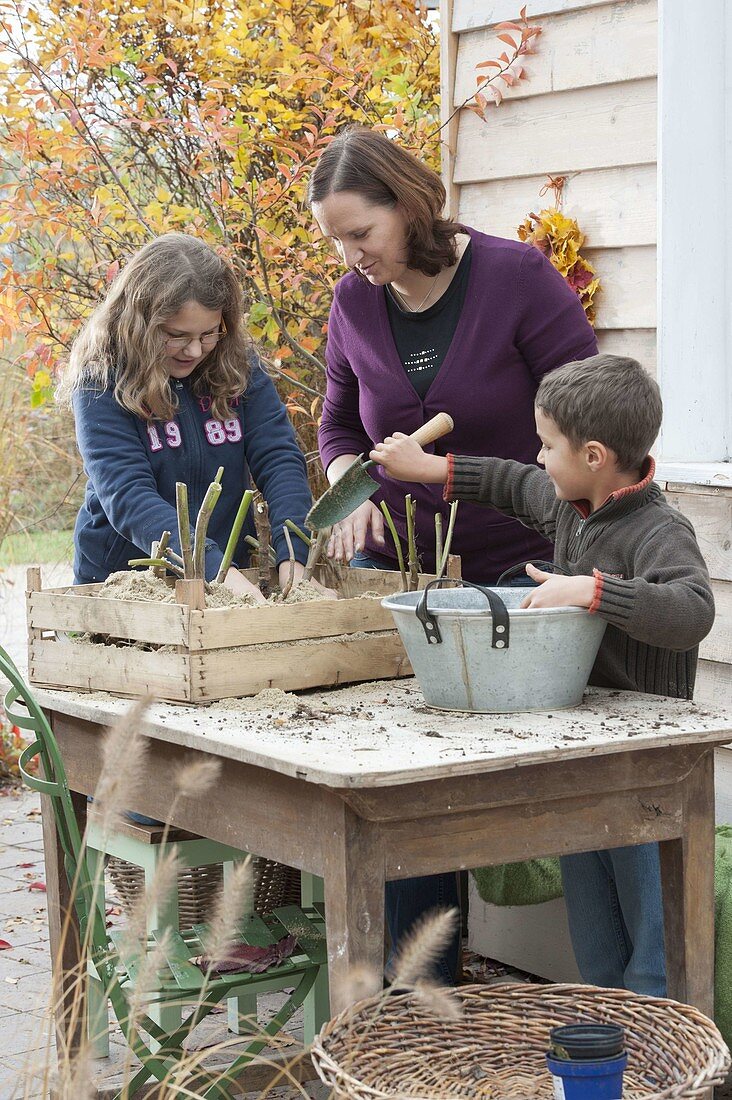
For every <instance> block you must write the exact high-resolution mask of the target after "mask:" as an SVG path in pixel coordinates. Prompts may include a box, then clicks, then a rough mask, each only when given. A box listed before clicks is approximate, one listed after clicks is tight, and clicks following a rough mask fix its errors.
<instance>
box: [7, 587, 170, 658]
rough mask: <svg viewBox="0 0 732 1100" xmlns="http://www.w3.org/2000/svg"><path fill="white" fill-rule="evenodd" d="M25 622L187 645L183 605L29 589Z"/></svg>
mask: <svg viewBox="0 0 732 1100" xmlns="http://www.w3.org/2000/svg"><path fill="white" fill-rule="evenodd" d="M27 614H28V625H29V626H30V627H34V628H36V629H38V630H76V631H80V632H82V633H86V632H88V633H90V634H110V635H111V636H112V637H113V638H132V639H134V640H135V641H140V642H157V643H160V642H163V641H164V642H165V643H166V644H167V645H183V646H185V645H188V618H189V611H188V608H187V607H183V606H181V605H180V604H174V603H173V604H170V603H153V602H147V601H142V600H114V599H104V598H100V597H99V596H77V595H76V594H73V590H72V592H71V593H68V594H67V593H65V592H63V591H59V590H56V589H52V590H51V591H46V592H33V593H31V594H30V595H29V596H28V601H27Z"/></svg>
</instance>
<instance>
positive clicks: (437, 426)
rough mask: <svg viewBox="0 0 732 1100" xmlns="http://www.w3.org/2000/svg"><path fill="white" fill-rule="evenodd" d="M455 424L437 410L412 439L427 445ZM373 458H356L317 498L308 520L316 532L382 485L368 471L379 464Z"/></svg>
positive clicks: (353, 507) (336, 521)
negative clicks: (364, 459) (365, 459)
mask: <svg viewBox="0 0 732 1100" xmlns="http://www.w3.org/2000/svg"><path fill="white" fill-rule="evenodd" d="M453 427H454V424H453V420H452V417H451V416H449V415H448V414H447V413H445V412H440V413H437V415H436V416H433V417H432V419H431V420H428V421H427V423H426V424H423V425H422V427H421V428H417V430H416V432H412V434H411V436H410V438H411V439H414V440H416V441H417V443H419V445H420V447H424V445H425V444H426V443H433V442H434V441H435V439H440V438H441V437H442V436H443V435H447V433H448V432H451V431H452V429H453ZM375 465H376V463H375V462H374V461H373V459H369V460H367V461H366V462H364V461H363V455H362V454H361V455H359V456H358V458H356V459H354V461H353V462H352V463H351V465H350V466H349V467H348V469H347V470H346V471H345V473H343V474H342V475H341V476H340V477H339V478H338V480H337V481H334V482H333V484H332V485H331V487H330V489H326V491H325V492H324V493H323V495H322V497H320V499H319V500H316V502H315V504H314V505H313V506H312V508H311V509H310V511H309V512H308V514H307V516H306V517H305V523H306V524H307V525H308V527H310V529H311V530H313V531H319V530H320V529H321V528H322V527H332V525H333V524H334V523H339V522H340V520H342V519H345V518H346V516H350V514H351V512H353V511H354V509H356V508H358V506H359V504H363V503H364V501H366V500H368V499H369V497H370V496H372V495H373V494H374V493H375V492H376V490H377V489H378V488H379V486H378V483H377V482H376V481H374V479H373V478H372V477H369V475H368V473H367V470H368V469H369V467H370V466H375Z"/></svg>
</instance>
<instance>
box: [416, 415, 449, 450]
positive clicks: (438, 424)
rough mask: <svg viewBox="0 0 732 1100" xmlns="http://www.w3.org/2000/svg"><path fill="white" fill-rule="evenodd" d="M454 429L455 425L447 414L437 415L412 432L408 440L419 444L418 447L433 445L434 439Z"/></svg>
mask: <svg viewBox="0 0 732 1100" xmlns="http://www.w3.org/2000/svg"><path fill="white" fill-rule="evenodd" d="M454 427H455V424H454V423H453V419H452V417H451V416H450V415H449V413H438V414H437V416H433V417H432V419H431V420H428V421H427V423H426V424H423V425H422V427H421V428H417V430H416V432H412V434H411V436H410V437H409V438H410V439H413V440H414V441H415V442H416V443H419V445H420V447H424V445H425V443H434V441H435V440H436V439H441V438H442V436H443V435H447V433H448V432H451V431H452V429H453V428H454Z"/></svg>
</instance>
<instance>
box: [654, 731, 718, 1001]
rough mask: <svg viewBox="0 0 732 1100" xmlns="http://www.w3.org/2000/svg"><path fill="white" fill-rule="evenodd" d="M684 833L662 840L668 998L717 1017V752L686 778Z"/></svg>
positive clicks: (704, 759)
mask: <svg viewBox="0 0 732 1100" xmlns="http://www.w3.org/2000/svg"><path fill="white" fill-rule="evenodd" d="M683 791H684V802H683V807H684V809H683V814H684V818H683V835H682V836H681V837H679V838H678V839H675V840H666V841H662V842H661V845H660V849H661V875H662V880H663V899H664V923H665V931H666V971H667V985H668V995H669V997H673V998H674V999H675V1000H678V1001H684V1002H685V1003H687V1004H692V1005H695V1006H696V1008H698V1009H700V1010H701V1011H702V1012H704V1013H705V1014H706V1015H707V1016H710V1017H711V1016H712V1015H713V1013H714V751H713V750H712V749H710V750H709V752H706V753H705V754H704V755H703V756H702V757H701V758H700V760H699V762H698V763H697V764H696V766H695V767H694V769H693V770H692V771H691V772H690V773H689V775H688V776H687V777H686V778H685V779H684V780H683Z"/></svg>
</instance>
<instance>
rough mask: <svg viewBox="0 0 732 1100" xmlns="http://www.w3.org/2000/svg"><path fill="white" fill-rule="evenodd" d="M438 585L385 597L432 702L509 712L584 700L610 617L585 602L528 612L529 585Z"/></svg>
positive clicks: (384, 602) (442, 706) (427, 698)
mask: <svg viewBox="0 0 732 1100" xmlns="http://www.w3.org/2000/svg"><path fill="white" fill-rule="evenodd" d="M438 583H442V582H432V584H430V585H428V586H427V588H425V589H424V591H422V592H400V593H398V594H396V595H394V596H387V597H386V599H384V600H382V601H381V603H382V606H383V607H386V608H388V609H389V610H390V611H391V613H392V614H393V616H394V621H395V622H396V625H397V629H398V630H399V633H400V635H401V638H402V641H403V643H404V648H405V649H406V651H407V655H408V656H409V660H410V661H411V663H412V668H413V669H414V674H415V676H416V677H417V680H418V681H419V685H420V687H421V689H422V692H423V694H424V697H425V701H426V702H427V704H428V705H429V706H432V707H439V708H440V709H443V710H464V711H471V712H480V713H487V714H506V713H508V712H511V711H527V710H539V711H541V710H557V709H559V708H561V707H572V706H576V705H577V704H578V703H579V702H581V700H582V693H583V691H584V689H585V687H586V686H587V681H588V679H589V676H590V672H591V671H592V666H593V664H594V663H595V657H596V656H597V651H598V649H599V648H600V642H601V641H602V637H603V634H604V633H605V626H606V623H605V620H604V619H601V618H600V617H599V616H598V615H590V613H589V612H588V611H586V610H585V609H584V608H581V607H553V608H547V609H536V610H534V609H525V610H522V609H521V607H520V604H521V601H522V600H523V599H524V597H525V596H526V595H527V594H528V593H529V592H531V591H533V589H531V588H491V587H482V586H479V585H470V584H469V582H467V581H463V582H462V584H463V586H464V587H462V588H450V589H444V588H439V587H438V588H435V587H434V586H435V585H436V584H438Z"/></svg>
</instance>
